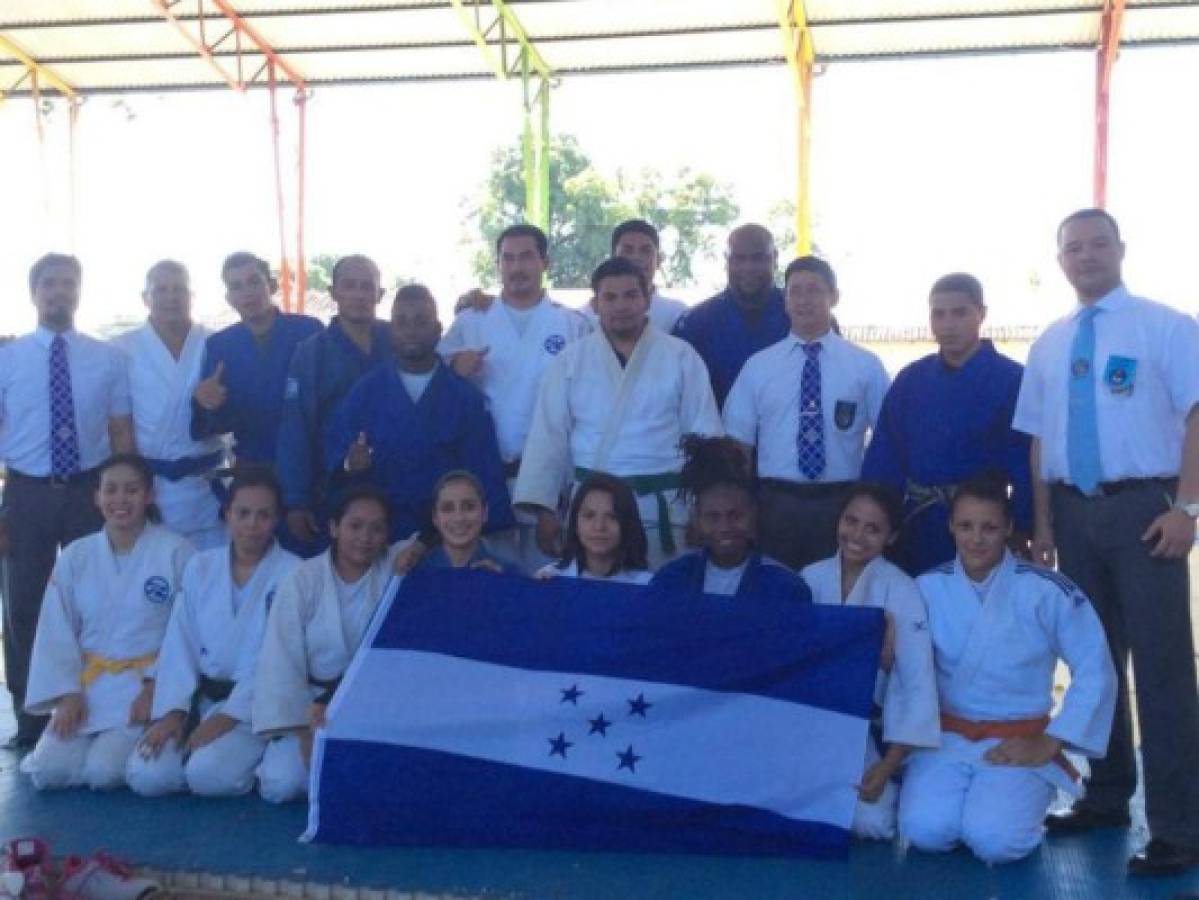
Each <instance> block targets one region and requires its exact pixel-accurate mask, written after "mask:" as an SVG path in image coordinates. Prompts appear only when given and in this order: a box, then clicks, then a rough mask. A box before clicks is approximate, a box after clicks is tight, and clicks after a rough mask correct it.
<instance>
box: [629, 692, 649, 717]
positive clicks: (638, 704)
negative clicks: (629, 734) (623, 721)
mask: <svg viewBox="0 0 1199 900" xmlns="http://www.w3.org/2000/svg"><path fill="white" fill-rule="evenodd" d="M626 702H627V703H628V704H629V715H630V716H641V718H643V719H644V718H645V713H646V711H647V710H648V709H649V708H650V707H651V706H653V704H652V703H650V702H649V701H648V700H646V699H645V694H638V695H637V696H636V697H635V698H633V699H632V700H628V701H626Z"/></svg>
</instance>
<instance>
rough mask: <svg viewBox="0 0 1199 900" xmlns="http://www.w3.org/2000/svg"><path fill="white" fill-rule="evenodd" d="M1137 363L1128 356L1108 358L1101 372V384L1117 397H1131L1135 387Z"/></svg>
mask: <svg viewBox="0 0 1199 900" xmlns="http://www.w3.org/2000/svg"><path fill="white" fill-rule="evenodd" d="M1136 380H1137V361H1136V360H1135V359H1133V358H1132V357H1129V356H1109V357H1108V358H1107V366H1106V367H1104V370H1103V383H1104V384H1106V385H1107V389H1108V390H1109V391H1111V392H1112V393H1113V394H1116V395H1117V396H1125V397H1130V396H1132V389H1133V387H1135V386H1136Z"/></svg>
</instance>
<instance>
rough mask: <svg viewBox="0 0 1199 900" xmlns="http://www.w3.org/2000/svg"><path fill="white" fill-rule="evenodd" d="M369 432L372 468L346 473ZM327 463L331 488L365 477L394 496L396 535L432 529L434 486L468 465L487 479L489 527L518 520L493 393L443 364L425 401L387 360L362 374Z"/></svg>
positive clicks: (334, 430) (331, 430)
mask: <svg viewBox="0 0 1199 900" xmlns="http://www.w3.org/2000/svg"><path fill="white" fill-rule="evenodd" d="M363 432H365V433H366V438H367V442H368V443H369V444H370V447H371V451H372V453H371V467H370V468H369V469H367V470H366V471H365V472H360V473H356V474H354V475H351V474H349V473H347V472H346V471H345V459H346V454H347V453H348V452H349V449H350V445H351V444H352V443H354V441H356V440H358V435H359V434H361V433H363ZM325 465H326V468H327V470H328V473H329V476H330V478H331V479H332V483H331V485H330V490H337V489H338V488H339V487H340V486H343V485H346V484H348V483H353V482H355V481H365V482H369V483H371V484H374V485H376V486H377V487H378V488H380V489H381V490H382V491H383V492H384V493H385V494H386V495H387V498H388V501H389V503H390V505H391V537H392V540H399V539H401V538H406V537H408V536H409V535H410V534H412V533H413V532H414V531H420V532H424V533H427V532H428V531H429V529H430V527H431V524H432V516H431V511H432V502H433V487H434V485H435V484H436V483H437V480H438V479H439V478H440V477H441V476H442V475H444V474H446V473H447V472H450V471H452V470H454V469H466V470H467V471H469V472H471V473H472V474H474V476H475V477H476V478H478V479H479V481H481V482H482V484H483V490H484V493H485V494H486V496H487V508H488V514H487V525H486V530H488V531H494V530H497V529H501V528H511V527H512V526H514V525H515V524H516V519H515V518H514V516H513V514H512V501H511V498H510V497H509V495H508V487H507V484H506V482H505V480H504V462H503V460H502V459H501V458H500V450H499V446H498V444H497V443H496V437H495V425H494V424H493V423H492V421H491V414H490V413H489V412H488V411H487V401H486V398H485V397H484V396H483V393H482V391H480V390H479V389H478V388H476V387H475V386H474V385H473V384H471V383H470V382H469V381H467V380H466V379H465V378H462V377H460V376H458V375H456V374H454V372H453V371H452V370H451V369H450V368H449V367H447V366H446V365H445V364H444V363H441V362H438V363H437V368H436V369H435V370H434V373H433V378H432V380H431V381H430V382H429V385H428V387H426V388H425V392H424V393H423V394H422V395H421V397H420V400H419V402H417V403H413V402H412V398H411V397H409V395H408V391H407V390H406V389H405V387H404V383H403V381H401V380H400V375H399V372H398V371H397V369H396V367H395V366H379V367H377V368H375V369H372V370H371V371H370V372H368V373H367V374H366V375H364V376H363V377H362V378H361V379H359V381H358V383H357V384H355V385H354V387H352V388H351V389H350V392H349V394H347V395H346V398H345V400H343V401H342V402H341V404H340V405H339V406H338V407H337V410H336V411H335V412H334V414H333V418H332V419H331V421H330V423H329V427H328V430H327V432H326V436H325Z"/></svg>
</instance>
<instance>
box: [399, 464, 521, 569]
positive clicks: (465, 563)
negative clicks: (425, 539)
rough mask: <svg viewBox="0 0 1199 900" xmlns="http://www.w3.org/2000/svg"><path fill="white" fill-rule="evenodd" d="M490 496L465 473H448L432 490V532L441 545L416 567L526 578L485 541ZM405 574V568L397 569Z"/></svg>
mask: <svg viewBox="0 0 1199 900" xmlns="http://www.w3.org/2000/svg"><path fill="white" fill-rule="evenodd" d="M486 523H487V494H486V492H485V491H484V490H483V483H482V482H481V481H479V479H478V478H477V477H475V475H474V474H473V473H471V472H468V471H466V470H465V469H455V470H453V471H452V472H446V473H445V474H444V475H442V476H441V477H440V478H439V479H437V484H435V485H434V486H433V530H434V531H436V532H437V537H438V541H437V543H436V546H434V547H433V549H432V550H430V551H429V553H428V554H427V555H426V556H424V558H423V559H421V561H420V562H419V563H418V564H417V568H425V569H488V570H490V571H492V572H504V573H507V574H509V575H524V574H525V571H524V569H522V568H521V567H520V566H519V565H517V564H516V563H514V562H512V561H511V560H509V559H506V558H505V557H503V556H499V555H497V554H496V553H494V552H493V551H492V550H491V548H490V547H488V546H487V542H486V541H485V540H483V526H484V525H485V524H486ZM396 573H397V574H403V566H402V565H400V564H398V563H397V565H396Z"/></svg>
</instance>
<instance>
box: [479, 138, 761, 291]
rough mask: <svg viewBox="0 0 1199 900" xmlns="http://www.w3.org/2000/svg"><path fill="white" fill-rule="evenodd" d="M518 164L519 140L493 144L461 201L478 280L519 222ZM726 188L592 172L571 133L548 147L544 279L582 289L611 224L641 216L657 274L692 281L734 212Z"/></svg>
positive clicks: (654, 175) (699, 176)
mask: <svg viewBox="0 0 1199 900" xmlns="http://www.w3.org/2000/svg"><path fill="white" fill-rule="evenodd" d="M524 201H525V186H524V169H523V166H522V163H521V157H520V148H519V143H514V144H513V145H512V146H510V147H504V148H500V149H498V150H496V152H495V153H494V154H493V157H492V166H491V173H490V175H489V176H488V178H487V181H486V183H485V184H484V185H483V188H482V190H481V197H480V199H479V200H477V201H476V202H474V203H469V202H467V203H465V204H464V206H465V207H466V218H467V222H468V223H469V226H470V233H469V235H468V237H467V243H469V244H472V245H473V246H474V248H475V252H474V256H473V260H472V265H473V269H474V272H475V276H476V277H477V278H478V279H479V280H480V281H484V282H486V281H489V280H490V279H492V278H493V277H494V273H495V239H496V237H498V236H499V234H500V232H501V231H503V230H504V228H506V227H507V226H509V225H511V224H513V223H515V222H520V221H523V220H524ZM737 214H738V208H737V205H736V203H734V202H733V198H732V189H731V188H730V187H729V185H727V184H722V183H720V182H718V181H717V180H716V179H715V178H714V177H713V176H711V175H708V174H705V173H697V172H692V171H691V170H690V169H687V168H684V169H680V170H679V171H678V172H676V173H675V174H674V176H673V177H667V176H664V175H663V174H662V173H661V172H659V171H657V170H655V169H643V170H641V171H639V172H635V173H629V172H625V171H623V170H621V171H617V172H616V173H615V174H614V175H613V176H611V177H609V176H606V175H604V174H603V173H601V172H600V171H598V170H597V169H596V168H595V167H594V166H593V165H592V163H591V160H590V158H589V157H588V156H587V154H586V153H585V152H584V151H583V150H582V148H580V146H579V143H578V140H577V139H576V138H574V137H572V136H570V135H562V136H560V137H558V138H556V139H555V140H554V142H553V145H552V146H551V148H550V233H549V238H550V251H551V252H550V280H551V281H552V282H553V283H554V284H555V285H558V286H559V287H570V288H576V287H586V286H587V285H588V283H589V281H590V278H591V272H592V270H593V269H594V268H595V266H596V265H597V264H598V263H599V261H600V260H602V259H604V258H606V257H607V256H608V252H609V239H610V236H611V233H612V229H613V228H614V227H615V226H616V225H617V224H619V223H620V222H621V221H623V220H624V219H630V218H643V219H646V220H648V221H650V222H652V223H653V224H654V225H655V226H656V227H657V228H658V230H659V231H660V232H661V234H662V245H663V246H662V270H663V271H662V278H663V281H664V282H665V283H666V284H669V285H671V286H678V287H682V286H686V285H689V284H692V283H693V282H694V280H695V265H696V264H697V263H699V262H700V261H702V260H705V259H711V258H713V257H714V255H715V254H716V252H717V249H718V247H719V241H720V238H721V236H722V234H723V232H724V231H725V229H726V228H727V226H728V225H729V224H730V223H731V222H732V221H733V220H734V219H735V218H736V217H737Z"/></svg>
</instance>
